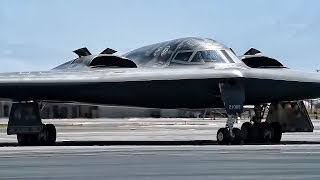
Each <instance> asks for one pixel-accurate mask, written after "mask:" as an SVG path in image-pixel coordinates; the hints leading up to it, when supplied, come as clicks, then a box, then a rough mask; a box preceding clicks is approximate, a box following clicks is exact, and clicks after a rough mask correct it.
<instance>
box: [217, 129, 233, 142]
mask: <svg viewBox="0 0 320 180" xmlns="http://www.w3.org/2000/svg"><path fill="white" fill-rule="evenodd" d="M217 142H218V144H221V145H226V144H229V143H231V136H230V132H229V130H228V129H227V128H220V129H219V130H218V132H217Z"/></svg>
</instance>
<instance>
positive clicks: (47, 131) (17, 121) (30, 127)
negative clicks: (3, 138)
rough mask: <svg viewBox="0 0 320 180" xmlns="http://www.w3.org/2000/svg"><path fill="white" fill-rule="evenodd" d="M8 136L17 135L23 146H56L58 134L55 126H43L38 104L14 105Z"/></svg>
mask: <svg viewBox="0 0 320 180" xmlns="http://www.w3.org/2000/svg"><path fill="white" fill-rule="evenodd" d="M7 134H8V135H15V134H16V135H17V140H18V143H19V145H21V146H31V145H34V146H38V145H54V144H55V142H56V137H57V132H56V128H55V126H54V125H53V124H43V123H42V121H41V118H40V109H39V105H38V103H36V102H26V103H14V104H13V105H12V108H11V111H10V117H9V122H8V127H7Z"/></svg>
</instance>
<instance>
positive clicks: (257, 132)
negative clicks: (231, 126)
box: [251, 123, 264, 143]
mask: <svg viewBox="0 0 320 180" xmlns="http://www.w3.org/2000/svg"><path fill="white" fill-rule="evenodd" d="M251 132H252V134H251V135H252V141H251V142H253V143H261V142H263V133H264V132H263V131H262V126H261V123H254V124H253V125H252V131H251Z"/></svg>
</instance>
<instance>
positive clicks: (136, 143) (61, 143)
mask: <svg viewBox="0 0 320 180" xmlns="http://www.w3.org/2000/svg"><path fill="white" fill-rule="evenodd" d="M279 144H280V145H292V144H302V145H303V144H305V145H312V144H320V141H281V142H280V143H279ZM279 144H274V143H247V144H243V145H279ZM208 145H218V142H217V141H213V140H191V141H188V140H186V141H59V142H56V144H55V145H54V146H208ZM16 146H19V145H18V143H1V142H0V147H16Z"/></svg>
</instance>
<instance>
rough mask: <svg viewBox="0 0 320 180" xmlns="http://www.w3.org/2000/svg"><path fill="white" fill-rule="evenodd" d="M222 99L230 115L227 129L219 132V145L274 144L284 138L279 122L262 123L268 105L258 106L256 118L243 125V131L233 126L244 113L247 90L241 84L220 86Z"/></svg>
mask: <svg viewBox="0 0 320 180" xmlns="http://www.w3.org/2000/svg"><path fill="white" fill-rule="evenodd" d="M219 87H220V92H221V98H222V101H223V103H224V106H225V110H226V112H227V114H228V119H227V122H226V127H225V128H220V129H219V130H218V132H217V141H218V143H219V144H242V143H243V142H247V143H261V142H274V143H278V142H280V140H281V137H282V128H281V126H280V124H279V123H278V122H271V123H267V122H261V120H262V119H263V115H264V113H265V110H266V107H267V105H266V104H261V105H256V106H255V108H254V113H255V114H254V116H253V117H252V119H251V120H250V122H246V123H243V124H242V126H241V130H240V129H239V128H234V127H233V125H234V123H235V122H236V120H237V117H238V116H239V115H240V114H241V113H242V112H243V104H244V101H245V90H244V87H243V86H242V84H241V82H225V83H221V84H220V85H219Z"/></svg>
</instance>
